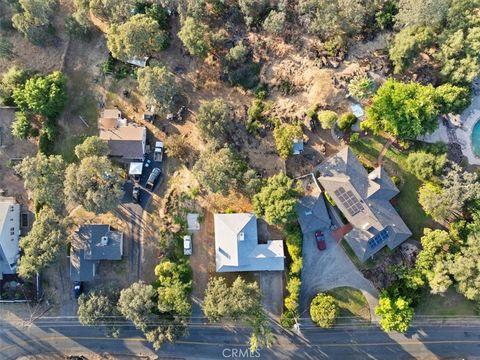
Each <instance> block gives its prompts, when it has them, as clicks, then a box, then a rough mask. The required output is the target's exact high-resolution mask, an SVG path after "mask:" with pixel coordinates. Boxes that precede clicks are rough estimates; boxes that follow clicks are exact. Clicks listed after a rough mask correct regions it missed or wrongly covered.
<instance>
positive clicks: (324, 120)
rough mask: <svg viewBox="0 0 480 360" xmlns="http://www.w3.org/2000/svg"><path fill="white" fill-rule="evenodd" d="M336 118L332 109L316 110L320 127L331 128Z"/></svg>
mask: <svg viewBox="0 0 480 360" xmlns="http://www.w3.org/2000/svg"><path fill="white" fill-rule="evenodd" d="M337 120H338V115H337V113H336V112H335V111H332V110H323V111H319V112H318V121H320V125H322V129H331V128H332V127H333V126H334V125H335V123H336V122H337Z"/></svg>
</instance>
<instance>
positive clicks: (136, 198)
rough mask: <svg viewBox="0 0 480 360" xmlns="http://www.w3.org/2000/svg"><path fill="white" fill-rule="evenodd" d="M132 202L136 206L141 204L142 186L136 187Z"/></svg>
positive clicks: (133, 191)
mask: <svg viewBox="0 0 480 360" xmlns="http://www.w3.org/2000/svg"><path fill="white" fill-rule="evenodd" d="M132 200H133V202H134V203H135V204H138V203H139V202H140V186H138V185H135V186H134V187H133V190H132Z"/></svg>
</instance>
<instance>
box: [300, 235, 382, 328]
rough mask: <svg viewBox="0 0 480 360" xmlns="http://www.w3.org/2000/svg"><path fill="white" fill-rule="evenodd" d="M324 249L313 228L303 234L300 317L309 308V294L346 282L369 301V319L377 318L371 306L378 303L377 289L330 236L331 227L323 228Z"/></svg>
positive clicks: (306, 315)
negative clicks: (320, 248) (325, 246)
mask: <svg viewBox="0 0 480 360" xmlns="http://www.w3.org/2000/svg"><path fill="white" fill-rule="evenodd" d="M324 233H325V238H326V242H327V248H326V250H323V251H319V250H318V248H317V244H316V241H315V235H314V232H313V231H311V232H308V233H306V234H303V251H302V252H303V270H302V286H301V290H300V312H301V314H302V315H301V317H302V318H306V317H308V308H309V306H310V302H311V300H312V298H313V297H314V296H315V295H316V294H317V293H319V292H324V291H327V290H330V289H332V288H336V287H340V286H349V287H352V288H355V289H358V290H360V291H361V292H362V293H363V295H364V296H365V298H366V299H367V301H368V305H369V308H370V316H371V317H372V320H376V319H377V318H376V317H375V315H374V312H373V309H374V308H375V306H376V305H377V303H378V290H377V289H376V288H375V287H374V286H373V284H372V283H371V282H370V281H369V280H367V279H366V278H365V277H364V276H363V275H362V273H361V272H360V271H359V270H358V269H357V268H356V266H355V265H354V264H353V263H352V261H351V260H350V259H349V258H348V256H347V255H346V254H345V252H344V251H343V248H342V246H341V245H340V244H338V243H337V242H336V241H335V239H334V238H333V236H332V234H331V232H330V231H324Z"/></svg>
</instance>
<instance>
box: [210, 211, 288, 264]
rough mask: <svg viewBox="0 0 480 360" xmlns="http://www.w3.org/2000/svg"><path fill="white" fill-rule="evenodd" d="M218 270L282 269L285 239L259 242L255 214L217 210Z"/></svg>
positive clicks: (215, 217)
mask: <svg viewBox="0 0 480 360" xmlns="http://www.w3.org/2000/svg"><path fill="white" fill-rule="evenodd" d="M214 223H215V253H216V269H217V272H230V271H274V270H278V271H282V270H283V269H284V255H283V241H282V240H270V241H268V242H267V243H266V244H258V233H257V218H256V216H255V215H253V214H248V213H240V214H215V215H214Z"/></svg>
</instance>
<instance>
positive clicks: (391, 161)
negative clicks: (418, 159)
mask: <svg viewBox="0 0 480 360" xmlns="http://www.w3.org/2000/svg"><path fill="white" fill-rule="evenodd" d="M386 141H387V140H386V139H384V138H382V137H379V136H373V137H371V136H369V137H365V138H360V140H359V141H358V142H355V143H352V144H351V147H352V149H353V151H354V152H355V154H356V155H357V156H358V157H359V158H360V160H361V161H362V162H363V163H367V164H369V165H371V166H372V167H375V166H376V165H377V158H378V155H379V153H380V150H381V149H382V147H383V145H384V144H385V143H386ZM406 157H407V155H406V154H402V153H401V152H400V151H398V150H397V149H395V148H394V147H393V146H390V148H389V149H388V151H387V153H386V154H385V156H384V159H383V165H384V166H385V169H386V170H387V172H388V173H389V175H390V176H397V177H399V178H400V179H401V180H402V185H401V186H400V194H398V195H397V196H396V198H394V206H395V208H396V209H397V211H398V212H399V214H400V216H401V217H402V219H403V220H404V221H405V223H406V224H407V226H408V227H409V228H410V230H411V231H412V233H413V238H414V239H416V240H420V238H421V237H422V235H423V229H424V228H426V227H431V226H433V220H432V219H431V218H430V217H429V216H427V214H425V212H424V211H423V209H422V208H421V206H420V204H419V203H418V200H417V191H418V189H419V187H420V186H421V184H422V183H421V181H420V180H418V179H417V178H416V177H415V176H414V175H413V174H411V173H409V172H408V171H407V170H406V169H405V159H406Z"/></svg>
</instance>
